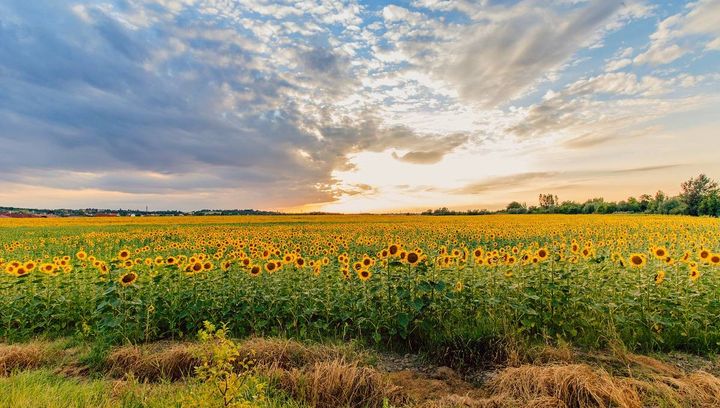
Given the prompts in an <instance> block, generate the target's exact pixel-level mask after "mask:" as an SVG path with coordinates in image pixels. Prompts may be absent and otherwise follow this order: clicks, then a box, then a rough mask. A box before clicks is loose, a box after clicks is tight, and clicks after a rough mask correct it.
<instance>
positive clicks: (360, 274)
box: [357, 269, 372, 282]
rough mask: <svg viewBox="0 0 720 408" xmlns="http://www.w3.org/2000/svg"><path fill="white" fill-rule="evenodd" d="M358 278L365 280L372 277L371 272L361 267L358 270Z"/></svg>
mask: <svg viewBox="0 0 720 408" xmlns="http://www.w3.org/2000/svg"><path fill="white" fill-rule="evenodd" d="M357 274H358V278H360V280H361V281H363V282H365V281H367V280H368V279H370V278H371V277H372V272H370V271H368V270H367V269H361V270H359V271H358V273H357Z"/></svg>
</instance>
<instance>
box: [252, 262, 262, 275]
mask: <svg viewBox="0 0 720 408" xmlns="http://www.w3.org/2000/svg"><path fill="white" fill-rule="evenodd" d="M260 273H262V268H261V267H260V266H259V265H253V266H251V267H250V275H252V276H260Z"/></svg>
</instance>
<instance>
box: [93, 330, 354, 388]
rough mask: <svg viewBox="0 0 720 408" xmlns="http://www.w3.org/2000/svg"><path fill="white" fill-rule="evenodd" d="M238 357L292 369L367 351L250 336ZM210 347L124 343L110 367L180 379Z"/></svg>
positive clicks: (118, 371) (147, 376)
mask: <svg viewBox="0 0 720 408" xmlns="http://www.w3.org/2000/svg"><path fill="white" fill-rule="evenodd" d="M239 347H240V356H239V357H238V361H244V360H253V361H254V362H255V364H256V365H257V366H258V368H259V369H263V370H269V369H281V370H290V369H293V368H303V367H306V366H309V365H312V364H314V363H316V362H320V361H329V360H335V359H349V360H353V361H362V360H364V359H367V358H368V356H367V354H364V353H362V352H359V351H356V350H354V349H351V348H348V347H341V346H326V345H305V344H302V343H300V342H297V341H293V340H283V339H272V338H271V339H265V338H250V339H247V340H244V341H242V342H240V343H239ZM206 352H207V350H205V349H204V348H202V346H200V345H198V344H197V343H171V342H158V343H152V344H146V345H137V346H136V345H131V346H123V347H119V348H117V349H115V350H114V351H112V352H111V353H110V355H109V356H108V358H107V360H106V368H107V370H108V372H109V373H110V374H111V375H114V376H116V377H123V376H124V375H126V374H130V373H132V374H133V375H134V376H136V377H137V378H139V379H142V380H148V381H157V380H160V379H170V380H177V379H180V378H183V377H186V376H189V375H192V374H194V369H195V367H196V366H197V365H199V364H200V357H201V356H202V354H203V353H206Z"/></svg>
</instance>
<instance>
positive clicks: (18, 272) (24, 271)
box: [15, 266, 30, 277]
mask: <svg viewBox="0 0 720 408" xmlns="http://www.w3.org/2000/svg"><path fill="white" fill-rule="evenodd" d="M29 273H30V271H29V270H27V269H26V268H25V267H24V266H18V267H17V268H15V276H17V277H21V276H25V275H27V274H29Z"/></svg>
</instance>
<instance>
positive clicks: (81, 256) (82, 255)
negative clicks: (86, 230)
mask: <svg viewBox="0 0 720 408" xmlns="http://www.w3.org/2000/svg"><path fill="white" fill-rule="evenodd" d="M75 257H76V258H77V259H79V260H81V261H83V260H85V258H87V253H86V252H85V251H82V250H81V251H78V253H76V254H75Z"/></svg>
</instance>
